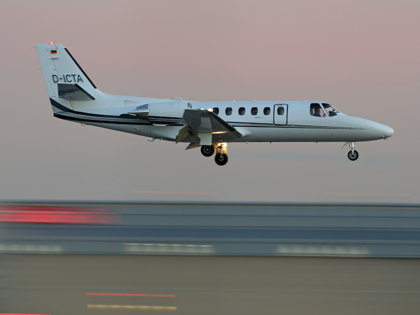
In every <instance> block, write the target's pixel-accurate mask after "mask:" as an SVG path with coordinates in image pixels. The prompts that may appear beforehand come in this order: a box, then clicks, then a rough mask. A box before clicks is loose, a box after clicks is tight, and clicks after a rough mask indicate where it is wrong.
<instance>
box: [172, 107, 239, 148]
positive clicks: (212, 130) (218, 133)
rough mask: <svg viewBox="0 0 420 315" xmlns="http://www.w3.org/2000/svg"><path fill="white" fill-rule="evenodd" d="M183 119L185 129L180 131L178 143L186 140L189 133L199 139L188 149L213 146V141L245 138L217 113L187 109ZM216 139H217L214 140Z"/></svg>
mask: <svg viewBox="0 0 420 315" xmlns="http://www.w3.org/2000/svg"><path fill="white" fill-rule="evenodd" d="M182 119H183V120H184V122H185V125H184V127H183V128H182V129H181V130H180V131H179V134H178V137H177V142H180V141H182V140H184V139H185V138H186V137H187V136H188V134H189V133H192V134H193V136H195V138H196V139H197V141H196V142H192V143H191V145H190V146H189V147H188V148H190V147H191V148H192V147H195V146H194V144H197V145H196V146H198V145H211V143H212V140H216V141H220V142H223V141H227V140H230V139H234V138H241V137H242V136H244V135H243V134H241V133H240V132H239V131H238V130H237V129H235V128H234V127H232V126H231V125H229V124H228V123H227V122H226V121H224V120H223V119H221V118H220V117H219V116H217V115H216V114H215V113H213V112H210V111H208V110H202V109H186V110H185V111H184V116H183V117H182ZM212 138H215V139H212Z"/></svg>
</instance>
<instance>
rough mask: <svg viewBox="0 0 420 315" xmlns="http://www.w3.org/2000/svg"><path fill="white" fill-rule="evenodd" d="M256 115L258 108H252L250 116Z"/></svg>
mask: <svg viewBox="0 0 420 315" xmlns="http://www.w3.org/2000/svg"><path fill="white" fill-rule="evenodd" d="M257 114H258V108H257V107H252V108H251V115H257Z"/></svg>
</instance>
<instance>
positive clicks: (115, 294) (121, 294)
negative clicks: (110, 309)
mask: <svg viewBox="0 0 420 315" xmlns="http://www.w3.org/2000/svg"><path fill="white" fill-rule="evenodd" d="M86 295H106V296H152V297H175V295H163V294H131V293H86Z"/></svg>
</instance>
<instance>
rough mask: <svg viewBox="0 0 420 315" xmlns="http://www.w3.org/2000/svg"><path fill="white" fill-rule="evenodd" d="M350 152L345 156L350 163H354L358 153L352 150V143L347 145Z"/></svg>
mask: <svg viewBox="0 0 420 315" xmlns="http://www.w3.org/2000/svg"><path fill="white" fill-rule="evenodd" d="M349 147H350V149H351V150H350V151H349V153H348V154H347V156H348V158H349V160H350V161H356V160H357V159H358V158H359V152H357V151H356V150H355V149H354V142H350V143H349Z"/></svg>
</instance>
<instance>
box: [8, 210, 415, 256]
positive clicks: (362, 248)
mask: <svg viewBox="0 0 420 315" xmlns="http://www.w3.org/2000/svg"><path fill="white" fill-rule="evenodd" d="M0 230H1V231H2V233H1V236H0V253H22V254H60V253H62V254H123V255H230V256H236V255H245V256H320V257H323V256H333V257H335V256H338V257H406V258H409V257H411V258H416V257H420V206H418V205H404V204H402V205H401V204H398V205H380V204H379V205H378V204H375V205H366V204H364V205H363V204H240V203H180V202H179V203H175V202H172V203H171V202H167V203H162V202H146V203H101V202H91V203H86V202H72V203H66V202H62V203H57V202H26V203H24V202H3V203H0Z"/></svg>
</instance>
